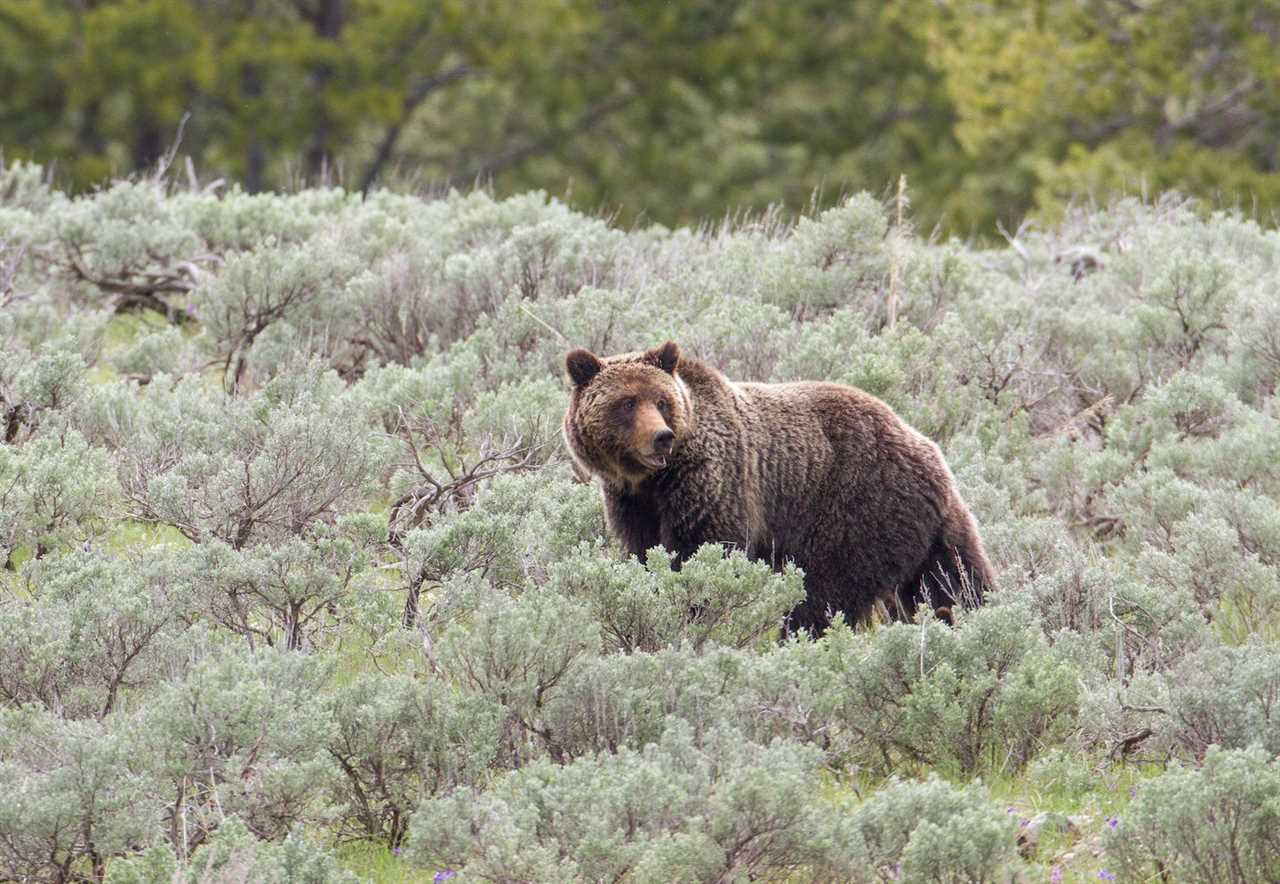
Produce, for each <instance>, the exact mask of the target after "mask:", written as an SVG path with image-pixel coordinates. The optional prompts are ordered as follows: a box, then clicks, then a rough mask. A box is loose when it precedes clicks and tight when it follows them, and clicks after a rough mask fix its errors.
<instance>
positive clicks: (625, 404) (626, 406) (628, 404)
mask: <svg viewBox="0 0 1280 884" xmlns="http://www.w3.org/2000/svg"><path fill="white" fill-rule="evenodd" d="M635 407H636V400H635V398H634V397H627V398H626V399H623V400H622V410H623V411H631V410H632V409H633V408H635Z"/></svg>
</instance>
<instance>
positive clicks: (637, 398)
mask: <svg viewBox="0 0 1280 884" xmlns="http://www.w3.org/2000/svg"><path fill="white" fill-rule="evenodd" d="M566 365H567V367H568V369H569V375H570V378H571V379H572V381H573V384H574V389H573V393H572V396H571V399H570V403H569V409H568V411H567V412H566V414H565V420H564V435H565V441H566V443H567V444H568V446H569V451H570V452H571V453H572V455H573V458H574V461H575V463H576V464H577V466H578V467H579V468H580V469H583V470H585V471H587V472H589V473H591V474H592V475H595V476H597V477H599V478H600V480H601V483H602V485H603V488H604V501H605V515H606V519H607V521H608V525H609V529H610V531H611V532H612V533H613V534H614V536H615V537H617V538H618V540H619V541H620V542H621V544H622V546H623V547H624V548H625V549H626V550H627V551H628V552H630V553H633V554H635V555H637V556H643V555H644V553H645V552H646V551H647V550H649V549H651V548H652V547H654V546H658V545H661V546H664V547H666V548H667V549H668V550H670V551H671V552H672V553H673V554H674V555H675V556H676V558H677V561H678V560H680V559H682V558H684V557H686V556H688V555H690V554H691V553H693V552H694V550H696V549H697V548H698V547H699V546H701V545H702V544H704V543H712V542H719V543H725V544H731V545H734V546H737V547H739V548H741V549H743V550H744V551H745V552H746V553H747V554H748V555H750V556H752V557H755V558H759V559H764V560H767V561H769V562H771V563H772V564H773V565H774V566H775V567H780V566H781V565H782V564H784V563H785V562H787V561H794V562H795V563H796V564H797V565H799V566H800V567H801V568H803V569H804V572H805V589H806V593H807V597H806V599H805V601H804V602H803V603H801V604H800V605H799V606H798V607H797V608H796V609H795V611H793V612H792V614H791V619H790V626H791V628H793V629H794V628H798V627H805V628H807V629H809V630H811V631H814V632H820V631H821V630H822V629H823V628H825V627H826V625H827V624H828V623H829V622H830V618H831V615H832V614H833V613H834V612H836V611H842V612H843V613H844V614H845V616H846V617H847V618H848V619H849V620H851V621H854V622H856V621H859V620H863V619H865V618H866V617H867V616H868V614H869V613H870V611H871V609H872V607H873V606H874V604H875V602H876V601H877V600H882V601H884V602H885V603H886V604H887V605H888V606H889V608H890V610H893V611H900V612H903V613H905V614H907V615H910V614H911V613H913V612H914V611H915V609H916V607H917V606H918V605H919V604H920V603H921V602H924V601H930V602H932V603H936V604H938V605H941V606H943V607H944V608H945V607H947V606H949V605H953V604H961V605H967V604H974V603H977V602H979V601H981V598H982V594H983V592H984V591H986V590H987V589H989V588H990V587H991V586H992V583H993V572H992V568H991V565H990V563H989V562H988V560H987V556H986V553H985V552H984V550H983V548H982V541H981V540H980V539H979V537H978V531H977V526H976V525H975V524H974V520H973V516H972V515H971V514H970V512H969V509H968V508H967V507H966V506H965V504H964V502H963V501H962V500H961V499H960V495H959V493H958V492H957V490H956V485H955V480H954V478H952V475H951V471H950V470H949V469H948V468H947V465H946V463H945V462H944V461H943V459H942V455H941V453H940V452H939V450H938V447H937V446H936V445H934V444H933V443H932V442H930V441H929V440H928V439H925V438H924V437H923V436H921V435H920V434H919V433H917V432H916V431H915V430H913V429H911V428H910V427H909V426H907V425H906V424H905V423H903V421H902V420H901V419H900V418H898V416H897V415H895V414H894V413H893V411H891V410H890V409H889V407H888V406H887V405H885V404H884V403H883V402H881V401H880V400H879V399H876V398H875V397H874V396H870V395H868V394H866V393H864V392H862V391H861V390H857V389H854V388H852V387H844V386H840V385H837V384H827V383H818V382H808V381H805V382H798V383H790V384H757V383H734V382H731V381H728V380H726V379H725V378H724V376H723V375H721V374H720V373H719V372H718V371H716V370H715V369H714V368H712V367H710V366H708V365H706V364H704V363H702V362H698V361H696V360H693V359H686V358H681V357H680V355H679V349H678V348H677V347H676V345H675V344H673V343H670V342H668V343H667V344H664V345H663V346H662V347H658V348H655V349H653V350H649V351H646V352H644V353H628V354H623V355H620V356H612V357H609V358H607V359H603V360H602V359H599V358H598V357H596V356H594V355H593V354H591V353H588V352H587V351H585V350H574V351H573V352H571V353H569V354H568V356H567V357H566ZM628 403H630V404H629V405H628ZM667 429H669V430H670V431H671V433H674V439H673V440H670V441H666V440H664V439H661V438H657V434H661V433H662V431H663V430H667ZM663 445H673V447H672V448H671V450H670V453H669V455H667V456H666V458H665V459H664V458H663V452H662V451H661V450H660V449H661V448H662V447H663ZM962 584H963V586H964V587H966V588H967V589H968V591H967V592H965V593H962V592H961V587H962ZM947 614H948V615H949V614H950V610H949V609H948V610H947Z"/></svg>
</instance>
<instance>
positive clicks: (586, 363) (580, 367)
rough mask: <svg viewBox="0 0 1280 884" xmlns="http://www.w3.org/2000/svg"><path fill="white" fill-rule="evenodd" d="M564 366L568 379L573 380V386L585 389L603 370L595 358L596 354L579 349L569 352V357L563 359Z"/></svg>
mask: <svg viewBox="0 0 1280 884" xmlns="http://www.w3.org/2000/svg"><path fill="white" fill-rule="evenodd" d="M564 364H565V368H567V369H569V377H570V378H572V379H573V383H574V386H577V387H585V386H586V385H587V384H589V383H591V379H592V378H593V377H595V376H596V375H597V374H599V373H600V369H602V368H604V363H603V362H601V361H600V360H599V359H598V358H597V357H596V354H594V353H592V352H591V351H590V350H583V349H582V348H581V347H579V348H578V349H577V350H570V351H569V355H567V356H565V358H564Z"/></svg>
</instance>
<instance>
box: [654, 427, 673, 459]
mask: <svg viewBox="0 0 1280 884" xmlns="http://www.w3.org/2000/svg"><path fill="white" fill-rule="evenodd" d="M675 441H676V434H675V433H673V432H671V431H670V430H669V429H667V428H666V427H663V428H662V429H661V430H659V431H658V432H656V433H654V434H653V450H654V451H656V452H658V453H659V454H666V453H667V452H668V451H670V450H671V445H672V443H674V442H675Z"/></svg>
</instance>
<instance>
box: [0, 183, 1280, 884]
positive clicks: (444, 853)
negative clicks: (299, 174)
mask: <svg viewBox="0 0 1280 884" xmlns="http://www.w3.org/2000/svg"><path fill="white" fill-rule="evenodd" d="M896 215H897V213H896V212H886V211H884V210H883V209H882V207H881V206H879V205H878V204H877V203H876V202H875V201H873V200H871V199H869V198H866V197H854V198H852V199H850V200H849V201H847V202H846V203H845V204H843V205H842V206H840V207H838V208H835V209H832V210H830V211H827V212H824V213H822V214H820V215H818V216H816V217H811V218H805V219H803V220H801V221H799V222H798V223H796V224H789V223H783V222H782V221H780V220H777V219H772V218H766V219H757V220H744V221H741V222H740V223H734V224H729V225H725V226H723V227H719V226H713V227H709V228H707V229H704V230H676V231H668V230H664V229H657V228H645V229H640V230H635V231H626V230H619V229H615V228H613V227H611V226H610V224H609V223H608V222H607V221H605V220H600V219H597V218H592V217H585V216H582V215H578V214H574V213H572V212H570V211H568V210H567V209H565V208H564V207H562V206H560V205H558V204H556V203H554V202H549V201H548V200H547V199H545V198H544V197H542V196H540V195H529V196H525V197H520V198H516V199H511V200H506V201H502V202H495V201H494V200H493V199H491V198H489V197H488V196H486V195H484V194H480V193H477V194H472V195H468V196H456V195H454V196H449V197H447V198H441V199H435V200H423V199H417V198H411V197H404V196H396V195H392V194H389V193H379V194H375V195H373V196H371V197H369V198H368V199H362V198H360V197H359V196H355V195H351V194H345V193H342V192H339V191H306V192H302V193H298V194H296V195H292V196H273V195H264V196H248V195H244V194H241V193H236V192H224V193H192V192H184V191H181V190H178V189H172V188H170V189H165V188H163V187H160V186H157V185H155V184H153V183H150V182H144V183H119V184H116V185H115V186H112V187H110V188H109V189H106V190H103V191H102V192H100V193H97V194H95V195H92V196H87V197H82V198H76V199H71V198H68V197H65V196H63V195H61V194H58V193H55V192H51V191H49V190H48V189H47V188H46V187H45V186H44V185H43V184H42V183H41V178H40V173H39V171H38V170H33V169H30V168H19V167H13V168H10V169H8V170H7V171H5V172H4V173H3V174H2V175H0V305H2V306H0V397H2V399H0V438H2V440H3V442H2V444H0V559H2V560H3V570H0V795H3V796H4V798H3V800H2V801H0V879H5V880H13V879H16V880H41V881H69V880H83V879H91V878H95V877H98V878H100V877H103V876H105V877H106V879H107V880H110V881H117V882H125V881H128V882H143V881H147V882H168V881H172V880H196V881H246V880H254V881H286V880H288V881H314V882H320V881H330V880H332V881H339V880H350V879H352V878H353V877H355V876H359V877H362V878H369V879H375V880H383V881H432V880H443V879H444V878H445V877H446V876H448V875H449V874H450V873H455V874H456V878H457V880H477V881H486V880H488V881H504V882H506V881H511V882H514V881H570V880H583V881H663V882H669V881H745V880H769V881H788V882H799V881H886V880H899V881H990V882H994V881H1005V880H1019V881H1021V880H1026V881H1034V880H1053V881H1059V880H1061V881H1072V880H1077V881H1081V880H1098V879H1103V880H1110V879H1112V878H1115V879H1117V880H1148V879H1150V878H1152V877H1153V876H1158V875H1159V874H1160V873H1161V872H1163V873H1164V874H1166V875H1167V876H1168V878H1169V879H1170V880H1183V881H1186V880H1202V881H1264V880H1276V879H1277V878H1278V877H1280V834H1277V833H1280V764H1278V763H1277V762H1276V761H1275V753H1276V752H1277V751H1280V646H1278V645H1277V634H1278V633H1280V469H1277V466H1276V465H1277V462H1278V461H1280V419H1278V418H1280V415H1278V414H1277V398H1276V388H1277V383H1280V298H1278V297H1277V294H1276V290H1275V285H1276V279H1277V275H1278V273H1280V236H1277V234H1276V233H1275V232H1274V231H1271V230H1267V229H1263V228H1260V227H1259V226H1257V225H1255V224H1253V223H1251V222H1247V221H1243V220H1241V219H1239V218H1235V217H1231V216H1224V215H1215V216H1212V217H1209V216H1206V215H1204V214H1202V213H1199V212H1198V211H1196V209H1195V207H1193V206H1188V205H1185V204H1182V203H1179V202H1177V201H1174V200H1164V201H1160V202H1158V203H1156V204H1154V205H1139V204H1136V203H1123V204H1120V205H1117V206H1115V207H1113V208H1112V209H1110V210H1108V211H1104V212H1098V213H1095V214H1081V215H1077V216H1074V217H1071V218H1069V219H1068V220H1067V221H1066V222H1065V223H1064V225H1063V226H1062V227H1061V228H1060V229H1058V230H1053V231H1048V232H1042V231H1035V230H1023V231H1022V232H1020V233H1019V235H1018V236H1017V237H1016V238H1015V239H1014V240H1013V241H1011V242H1010V243H1009V244H1008V246H1006V247H1002V248H996V249H990V250H978V249H974V248H971V247H967V246H965V245H963V244H953V243H933V242H927V241H922V240H921V239H920V238H918V237H916V236H914V235H912V234H911V232H910V231H909V230H907V229H906V228H905V227H904V226H903V225H901V224H900V223H899V222H898V220H897V217H896ZM668 338H670V339H673V340H675V341H678V342H679V343H680V344H681V346H682V347H683V348H684V349H685V350H686V352H688V353H690V354H692V355H695V356H697V357H700V358H703V359H706V360H709V361H711V362H713V363H714V364H716V365H718V366H719V367H721V368H722V369H723V370H724V371H725V372H726V373H727V374H729V376H731V377H733V378H736V379H742V380H748V379H757V380H765V379H772V380H787V379H797V378H812V379H830V380H834V381H840V382H845V383H850V384H854V385H856V386H859V387H861V388H863V389H865V390H868V391H870V392H871V393H874V394H876V395H878V396H880V397H881V398H883V399H884V400H885V401H887V402H888V403H889V404H890V405H892V406H893V407H894V408H895V409H896V410H897V411H898V412H899V413H900V414H901V415H902V416H903V417H904V418H905V419H906V420H907V421H909V422H910V423H911V424H913V425H914V426H915V427H917V428H918V429H920V430H921V431H922V432H924V433H926V434H928V435H929V436H930V437H932V438H933V439H935V440H937V441H938V443H939V444H940V445H941V446H942V448H943V450H944V452H945V454H946V455H947V457H948V459H949V461H950V463H951V465H952V467H953V470H954V472H955V474H956V477H957V480H958V482H959V484H960V486H961V489H962V492H963V494H964V496H965V498H966V500H967V501H968V502H969V503H970V504H971V505H972V507H973V509H974V511H975V514H976V515H977V517H978V520H979V523H980V524H981V526H982V530H983V534H984V538H985V540H986V544H987V548H988V551H989V552H990V554H991V557H992V559H993V561H994V562H995V565H996V567H997V569H998V574H999V590H998V592H996V593H995V594H993V595H992V596H991V598H990V604H989V605H988V606H986V607H984V608H983V609H981V610H979V611H977V612H975V613H972V614H970V615H968V616H966V617H964V618H963V619H962V620H961V621H960V622H959V623H958V624H957V626H956V628H954V629H948V628H946V627H945V626H943V625H940V624H938V623H936V622H921V623H918V624H899V625H893V626H888V625H883V624H881V625H875V624H873V625H871V626H869V627H860V628H858V629H853V630H851V629H848V628H845V627H839V628H835V629H833V630H832V631H830V632H829V633H828V634H827V635H826V636H825V637H823V638H822V639H820V640H818V641H811V640H797V641H789V642H787V643H783V644H779V643H778V641H777V638H776V635H777V628H776V627H777V624H778V622H779V620H780V618H781V617H782V615H783V614H784V613H785V612H786V611H787V610H788V609H789V608H790V607H791V606H792V605H793V604H794V603H795V601H796V599H797V595H798V593H799V592H800V578H799V576H798V575H797V574H795V573H794V572H793V573H789V574H782V575H775V574H773V573H770V572H769V571H767V570H765V569H764V568H763V567H761V566H759V565H755V564H752V563H750V562H748V561H745V560H743V559H742V558H740V557H729V558H722V556H721V553H720V552H719V550H717V549H705V550H704V551H703V552H702V553H701V554H699V556H697V557H696V558H695V559H693V560H692V561H690V562H689V563H687V564H686V566H685V567H684V568H683V569H682V570H681V571H679V572H673V571H671V570H670V568H667V567H664V566H663V563H662V561H661V560H660V559H657V558H655V559H654V560H653V561H652V562H651V563H650V567H648V568H647V569H646V568H645V567H644V566H642V565H640V564H638V563H637V562H636V561H634V560H630V561H629V560H626V559H624V558H623V557H622V556H621V555H620V553H619V552H618V551H617V549H616V547H614V546H612V545H611V544H610V543H609V542H607V541H606V540H605V539H604V525H603V518H602V515H601V510H600V504H599V501H598V499H597V494H596V492H595V490H594V489H593V488H592V487H590V486H587V485H583V484H580V483H578V482H576V481H575V478H574V476H573V473H572V471H571V470H570V469H569V467H568V465H567V463H566V460H565V454H564V451H563V448H562V443H561V442H560V440H559V438H558V425H559V420H560V417H561V414H562V411H563V408H564V405H565V402H566V392H565V383H564V381H563V379H562V377H561V372H562V366H563V362H562V360H563V353H564V351H565V350H566V349H567V348H568V347H569V346H570V344H572V345H583V346H588V347H590V348H592V349H593V350H595V351H597V352H603V353H610V352H618V351H621V350H626V349H634V348H640V347H647V346H652V345H653V344H656V343H658V342H661V341H663V340H665V339H668ZM691 610H696V611H697V612H698V613H697V615H696V616H691V615H690V614H689V612H690V611H691Z"/></svg>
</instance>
